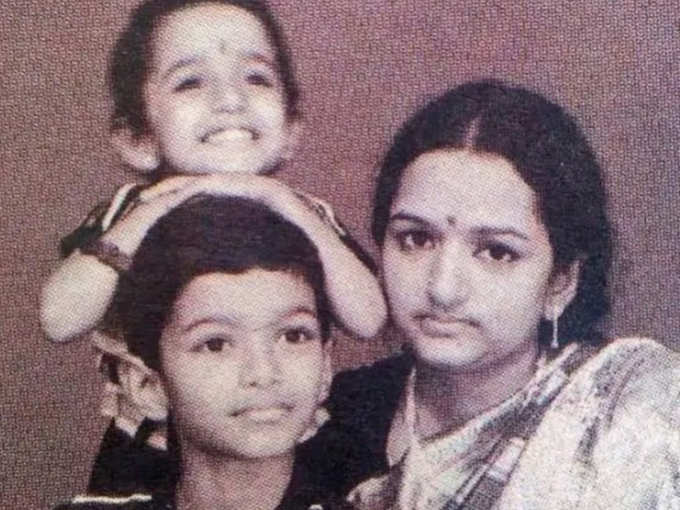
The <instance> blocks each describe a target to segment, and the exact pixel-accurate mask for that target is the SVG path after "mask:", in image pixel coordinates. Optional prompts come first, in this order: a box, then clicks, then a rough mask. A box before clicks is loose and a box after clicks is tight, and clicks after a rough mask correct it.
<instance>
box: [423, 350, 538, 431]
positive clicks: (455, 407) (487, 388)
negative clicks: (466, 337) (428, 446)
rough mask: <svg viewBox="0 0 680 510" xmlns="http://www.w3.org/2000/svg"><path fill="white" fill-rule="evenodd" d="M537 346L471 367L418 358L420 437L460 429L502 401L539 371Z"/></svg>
mask: <svg viewBox="0 0 680 510" xmlns="http://www.w3.org/2000/svg"><path fill="white" fill-rule="evenodd" d="M537 360H538V345H537V343H533V344H531V347H530V348H528V349H524V350H522V351H515V352H512V353H510V354H509V355H508V356H506V357H505V358H503V359H502V360H499V361H497V362H495V363H493V364H488V365H484V366H480V367H479V368H475V369H470V370H455V369H451V368H448V367H435V366H431V365H427V364H426V363H423V362H421V361H419V360H417V361H416V380H415V391H414V398H415V410H416V417H417V420H416V429H417V433H418V435H419V436H420V437H431V436H433V435H435V434H438V433H440V432H443V431H445V430H450V429H453V428H457V427H460V426H462V425H463V424H465V423H466V422H467V421H469V420H471V419H472V418H474V417H476V416H478V415H480V414H481V413H483V412H484V411H487V410H489V409H491V408H493V407H495V406H496V405H498V404H500V403H501V402H503V401H504V400H506V399H507V398H509V397H510V396H512V395H513V394H514V393H516V392H517V391H518V390H519V389H521V388H522V387H523V386H524V385H525V384H526V383H527V382H529V380H530V379H531V377H532V376H533V375H534V373H535V372H536V364H537Z"/></svg>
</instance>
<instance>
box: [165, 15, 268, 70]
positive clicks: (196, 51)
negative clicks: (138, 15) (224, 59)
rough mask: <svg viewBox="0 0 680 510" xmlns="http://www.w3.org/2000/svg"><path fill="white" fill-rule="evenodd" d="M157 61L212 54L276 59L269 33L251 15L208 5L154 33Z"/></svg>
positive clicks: (167, 18) (171, 19)
mask: <svg viewBox="0 0 680 510" xmlns="http://www.w3.org/2000/svg"><path fill="white" fill-rule="evenodd" d="M153 50H154V51H153V53H154V56H155V57H156V60H157V61H163V60H165V59H168V58H170V59H172V58H177V57H182V56H186V55H201V54H204V53H206V52H209V51H220V52H222V53H225V52H227V51H235V52H243V53H257V54H263V56H265V57H268V58H273V55H274V49H273V47H272V45H271V43H270V40H269V37H268V34H267V31H266V29H265V27H264V25H263V24H262V22H260V20H259V19H257V18H256V17H255V15H253V14H252V13H250V12H249V11H247V10H245V9H243V8H241V7H236V6H234V5H225V4H218V3H206V4H201V5H197V6H192V7H188V8H184V9H182V10H179V11H175V12H173V13H171V14H168V15H167V16H165V17H164V18H163V19H162V20H161V21H160V23H159V24H158V26H157V28H156V31H155V33H154V39H153Z"/></svg>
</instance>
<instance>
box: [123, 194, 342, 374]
mask: <svg viewBox="0 0 680 510" xmlns="http://www.w3.org/2000/svg"><path fill="white" fill-rule="evenodd" d="M254 268H260V269H265V270H271V271H289V272H291V273H293V274H295V275H298V276H300V277H301V278H303V279H304V281H305V282H306V283H307V284H309V286H310V287H311V288H312V289H313V291H314V297H315V301H316V307H317V314H318V317H319V325H320V329H321V336H322V339H323V340H324V341H325V340H327V339H328V337H329V333H330V323H331V320H332V316H331V312H330V308H329V305H328V300H327V297H326V294H325V291H324V278H323V268H322V265H321V261H320V259H319V256H318V252H317V249H316V247H315V246H314V245H313V244H312V242H311V241H310V240H309V239H308V238H307V236H306V235H305V234H304V233H303V232H302V230H300V228H299V227H297V226H296V225H294V224H293V223H291V222H289V221H287V220H286V219H284V218H283V217H281V216H280V215H278V214H276V213H274V212H272V211H271V210H270V209H268V208H267V207H265V206H264V205H262V204H260V203H258V202H254V201H251V200H247V199H244V198H236V197H197V198H194V199H191V200H189V201H188V202H186V203H184V204H182V205H180V206H178V207H176V208H175V209H173V210H172V211H170V212H169V213H168V214H167V215H166V216H164V217H162V218H161V219H160V220H159V221H158V223H156V224H155V225H154V226H153V227H152V228H151V229H150V230H149V232H148V234H147V236H146V237H145V238H144V241H143V242H142V244H141V245H140V247H139V249H138V250H137V252H136V254H135V256H134V258H133V262H132V266H131V268H130V270H129V271H128V272H127V273H126V274H125V275H123V276H121V279H120V281H119V284H118V288H117V290H116V294H115V296H114V300H113V305H112V312H113V314H114V319H115V320H116V323H117V324H118V325H119V327H120V329H121V330H122V333H123V336H124V338H125V341H126V342H127V344H128V349H129V350H130V352H131V353H132V354H135V355H136V356H139V357H140V358H141V359H142V360H143V361H144V362H145V363H146V364H147V366H149V367H150V368H152V369H154V370H159V369H160V368H161V367H160V361H159V346H158V344H159V340H160V337H161V334H162V332H163V329H164V328H165V325H166V323H167V320H168V318H169V315H170V313H171V311H172V307H173V305H174V302H175V301H176V299H177V297H178V296H179V294H180V292H181V290H182V289H183V288H184V287H185V286H186V285H187V284H188V283H189V282H190V281H191V280H193V279H194V278H196V277H198V276H200V275H203V274H208V273H214V272H222V273H229V274H239V273H243V272H245V271H247V270H249V269H254Z"/></svg>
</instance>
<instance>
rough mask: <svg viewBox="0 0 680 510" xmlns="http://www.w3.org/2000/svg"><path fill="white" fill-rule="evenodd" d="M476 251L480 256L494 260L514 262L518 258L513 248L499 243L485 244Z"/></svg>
mask: <svg viewBox="0 0 680 510" xmlns="http://www.w3.org/2000/svg"><path fill="white" fill-rule="evenodd" d="M478 253H479V255H480V256H481V257H482V258H484V259H487V260H492V261H494V262H514V261H515V260H517V259H518V258H519V254H518V253H517V252H516V251H515V250H513V249H511V248H509V247H508V246H505V245H504V244H500V243H494V244H490V245H487V246H485V247H483V248H482V249H481V250H479V252H478Z"/></svg>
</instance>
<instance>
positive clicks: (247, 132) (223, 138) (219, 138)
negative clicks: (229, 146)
mask: <svg viewBox="0 0 680 510" xmlns="http://www.w3.org/2000/svg"><path fill="white" fill-rule="evenodd" d="M256 138H257V136H256V134H255V132H254V131H253V130H251V129H246V128H242V127H229V128H218V129H212V130H210V131H208V132H207V133H206V134H205V135H203V136H202V137H201V142H203V143H209V144H212V145H221V144H223V143H229V142H242V141H249V140H254V139H256Z"/></svg>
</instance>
